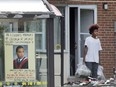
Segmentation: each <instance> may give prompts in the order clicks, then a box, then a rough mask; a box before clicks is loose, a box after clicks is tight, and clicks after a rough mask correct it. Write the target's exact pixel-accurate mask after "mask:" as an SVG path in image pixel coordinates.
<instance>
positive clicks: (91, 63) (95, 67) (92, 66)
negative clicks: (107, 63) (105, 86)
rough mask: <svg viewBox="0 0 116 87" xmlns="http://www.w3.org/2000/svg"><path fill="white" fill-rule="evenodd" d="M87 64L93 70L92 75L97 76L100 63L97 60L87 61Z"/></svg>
mask: <svg viewBox="0 0 116 87" xmlns="http://www.w3.org/2000/svg"><path fill="white" fill-rule="evenodd" d="M85 64H86V66H87V67H88V68H89V69H90V70H91V77H92V78H97V70H98V63H96V62H85Z"/></svg>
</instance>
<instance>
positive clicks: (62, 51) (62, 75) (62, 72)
mask: <svg viewBox="0 0 116 87" xmlns="http://www.w3.org/2000/svg"><path fill="white" fill-rule="evenodd" d="M63 84H64V17H61V86H63Z"/></svg>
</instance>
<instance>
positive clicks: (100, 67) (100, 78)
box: [97, 65, 106, 80]
mask: <svg viewBox="0 0 116 87" xmlns="http://www.w3.org/2000/svg"><path fill="white" fill-rule="evenodd" d="M97 75H98V79H99V80H106V78H105V76H104V74H103V66H101V65H99V66H98V70H97Z"/></svg>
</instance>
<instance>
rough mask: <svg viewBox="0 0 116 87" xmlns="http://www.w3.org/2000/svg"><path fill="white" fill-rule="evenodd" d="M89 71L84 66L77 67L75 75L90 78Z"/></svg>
mask: <svg viewBox="0 0 116 87" xmlns="http://www.w3.org/2000/svg"><path fill="white" fill-rule="evenodd" d="M90 74H91V71H90V70H89V69H88V67H87V66H86V65H85V64H81V65H78V68H77V70H76V73H75V75H79V76H90Z"/></svg>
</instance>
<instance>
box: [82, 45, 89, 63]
mask: <svg viewBox="0 0 116 87" xmlns="http://www.w3.org/2000/svg"><path fill="white" fill-rule="evenodd" d="M87 50H88V48H87V46H86V45H85V47H84V53H83V63H85V56H86V54H87Z"/></svg>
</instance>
